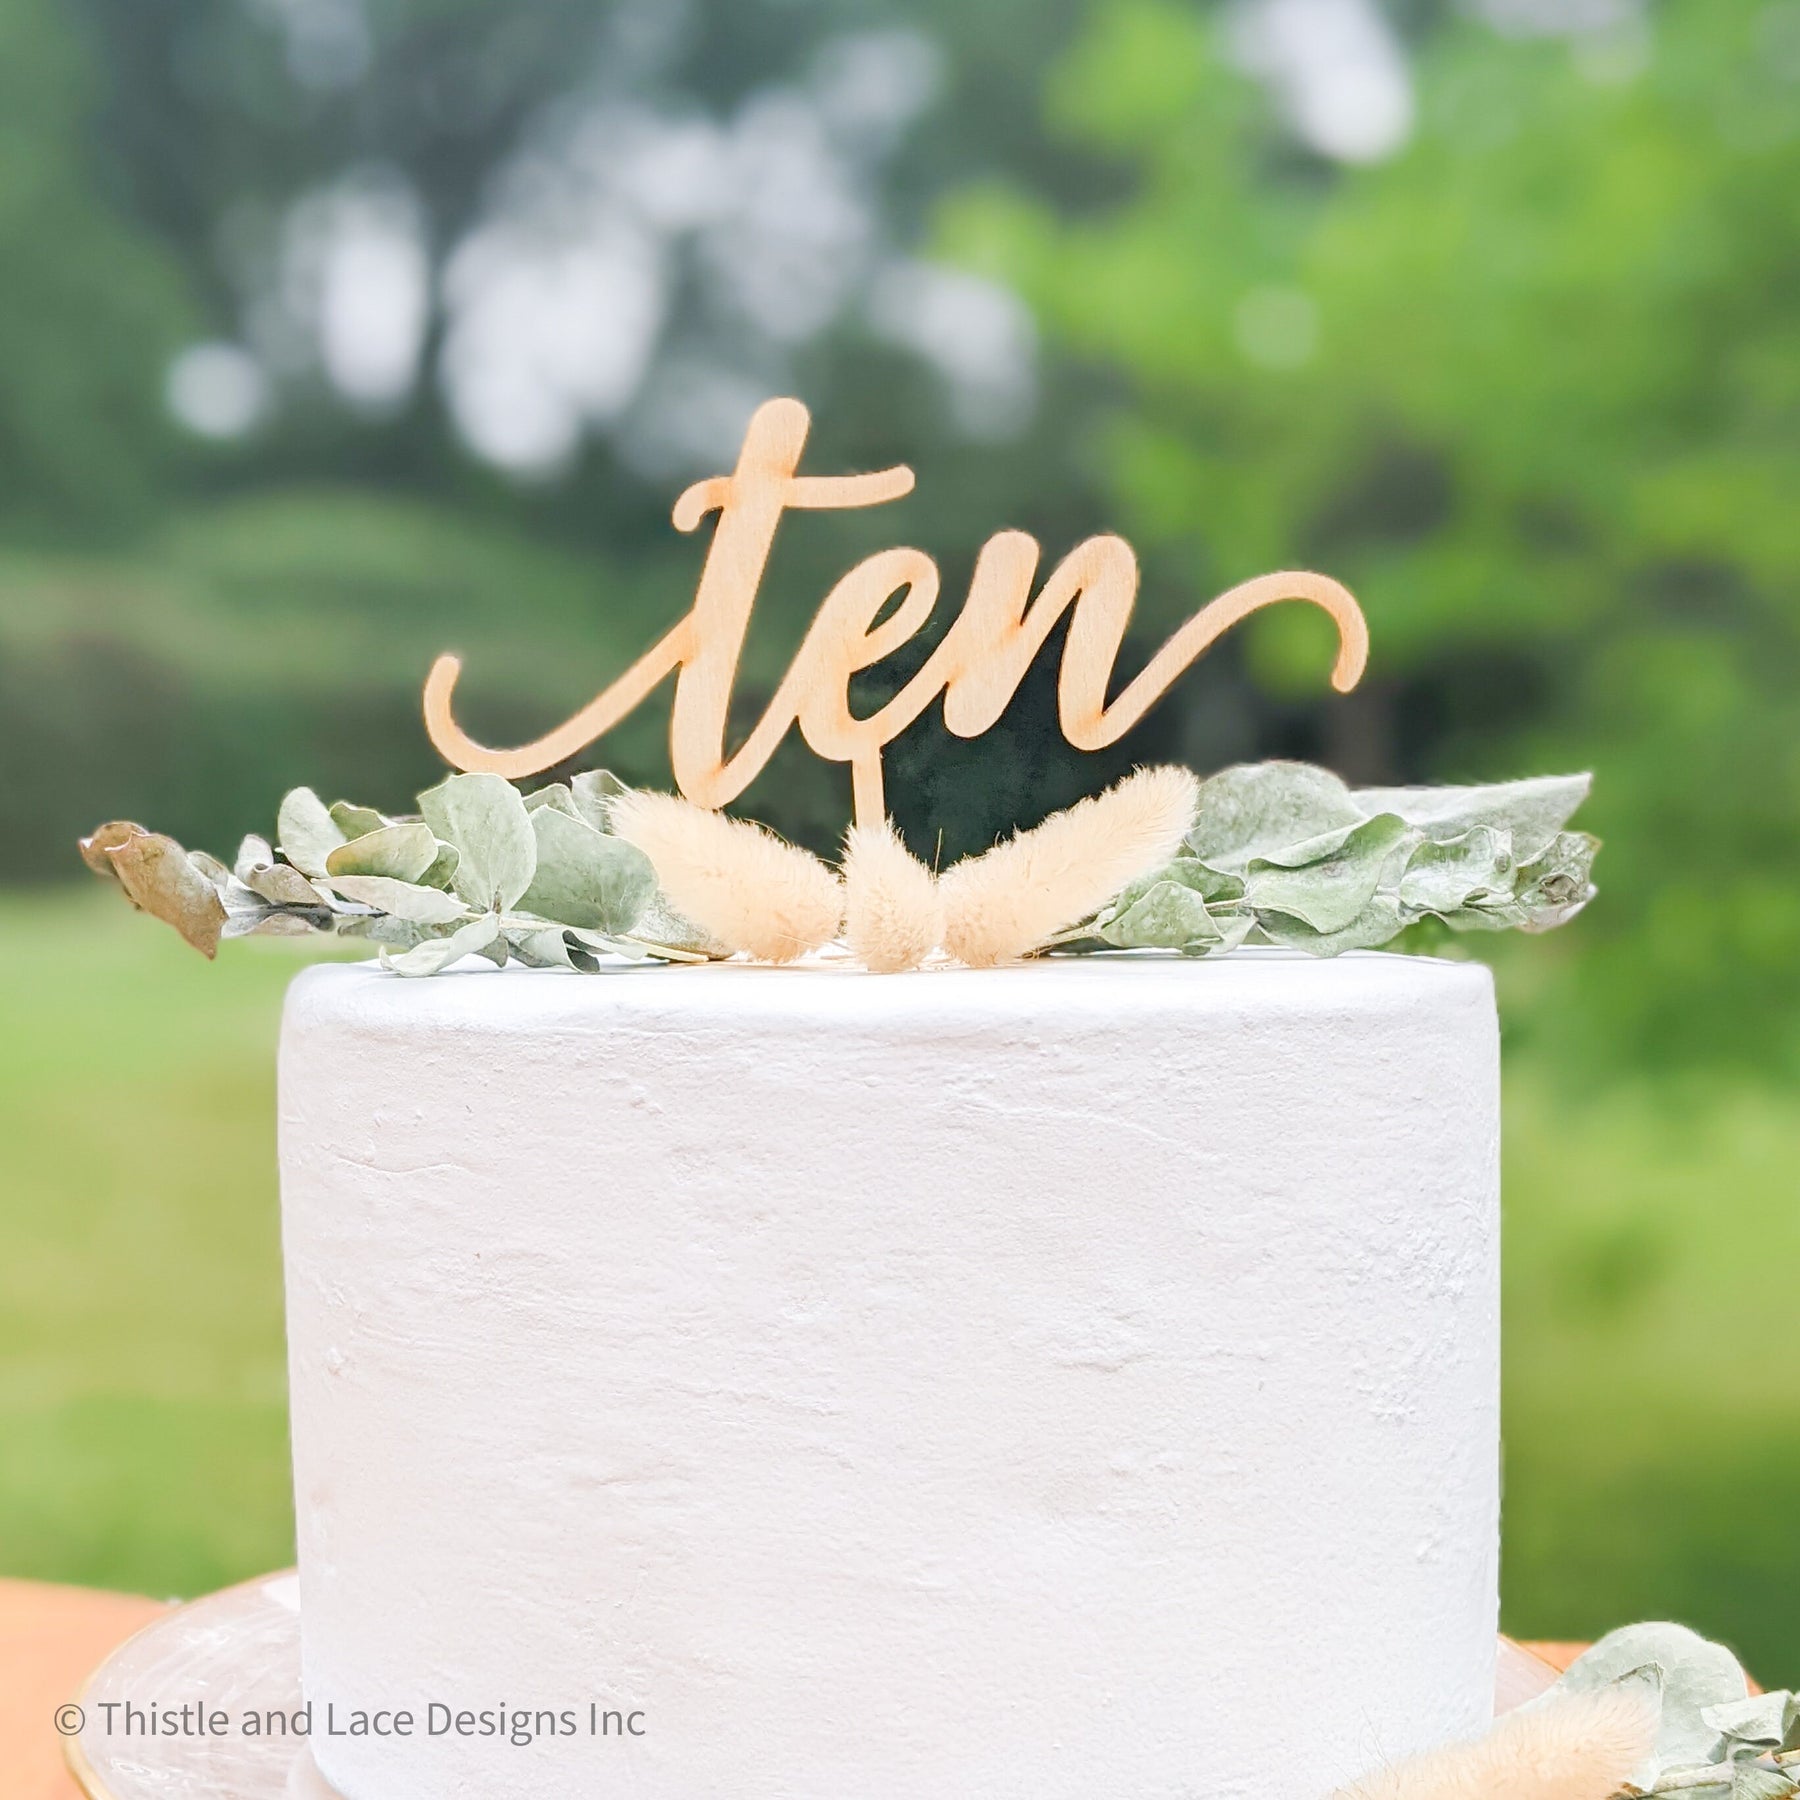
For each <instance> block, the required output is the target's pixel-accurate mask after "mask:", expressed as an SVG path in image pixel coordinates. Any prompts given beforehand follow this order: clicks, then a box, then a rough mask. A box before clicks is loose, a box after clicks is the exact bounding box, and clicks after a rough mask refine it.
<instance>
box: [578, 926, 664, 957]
mask: <svg viewBox="0 0 1800 1800" xmlns="http://www.w3.org/2000/svg"><path fill="white" fill-rule="evenodd" d="M567 936H568V939H569V941H570V943H571V944H572V945H576V946H581V945H585V946H586V947H587V948H588V949H590V950H596V951H599V952H600V953H601V954H602V955H605V956H616V957H619V958H621V959H622V960H624V961H625V962H634V963H642V962H654V961H656V953H655V951H654V950H652V949H651V947H650V946H649V945H648V944H645V943H642V942H640V941H639V940H638V939H636V938H617V937H613V936H612V935H611V934H610V933H609V932H604V931H584V930H576V929H572V930H570V931H569V932H568V934H567Z"/></svg>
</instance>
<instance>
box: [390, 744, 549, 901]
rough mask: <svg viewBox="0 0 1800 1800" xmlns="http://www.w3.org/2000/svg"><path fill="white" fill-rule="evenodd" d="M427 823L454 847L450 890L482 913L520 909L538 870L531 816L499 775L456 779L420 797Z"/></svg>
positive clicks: (517, 792) (459, 776)
mask: <svg viewBox="0 0 1800 1800" xmlns="http://www.w3.org/2000/svg"><path fill="white" fill-rule="evenodd" d="M419 808H420V811H421V812H423V813H424V815H425V821H426V823H427V824H428V825H430V827H431V829H432V830H433V831H434V832H435V833H436V834H437V835H438V837H439V838H441V839H442V840H443V841H444V842H445V843H446V844H451V845H454V846H455V848H456V852H457V861H456V867H455V869H454V870H452V871H451V875H450V884H451V886H452V887H454V888H455V890H456V891H457V892H458V893H459V894H461V895H462V897H463V898H464V899H465V900H467V901H468V903H469V904H470V905H471V906H472V907H474V908H475V909H476V911H478V912H490V911H492V910H493V909H494V908H496V907H499V908H501V909H504V908H506V907H509V906H512V905H514V904H516V903H517V901H518V899H519V896H520V895H521V894H523V893H524V892H525V890H526V889H527V888H528V887H530V886H531V877H532V874H533V872H534V871H535V870H536V868H537V839H536V838H535V837H534V836H533V834H532V829H531V819H532V815H531V814H529V813H527V812H526V810H525V802H524V801H523V800H521V799H520V798H519V791H518V789H517V788H515V787H514V786H513V785H512V783H511V782H510V781H505V780H502V779H501V777H500V776H498V775H488V774H478V775H452V776H450V777H449V779H448V780H446V781H441V782H439V784H438V785H437V786H436V787H434V788H428V789H427V790H426V791H425V792H424V793H423V794H421V795H420V796H419Z"/></svg>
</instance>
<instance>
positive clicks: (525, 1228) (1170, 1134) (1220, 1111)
mask: <svg viewBox="0 0 1800 1800" xmlns="http://www.w3.org/2000/svg"><path fill="white" fill-rule="evenodd" d="M1497 1123H1498V1055H1497V1040H1496V1032H1495V1021H1494V1010H1493V1001H1492V993H1491V986H1490V983H1489V979H1488V976H1487V973H1486V971H1485V970H1483V969H1481V968H1479V967H1476V966H1472V965H1463V964H1449V963H1442V962H1434V961H1429V960H1425V959H1413V958H1403V957H1395V956H1375V955H1356V956H1347V957H1344V958H1341V959H1340V960H1337V961H1335V962H1315V961H1310V960H1307V959H1304V958H1299V957H1289V956H1286V955H1283V954H1281V953H1278V952H1241V953H1239V954H1237V955H1234V956H1231V957H1228V958H1223V959H1220V960H1216V961H1207V962H1199V963H1190V962H1180V961H1174V960H1167V959H1161V958H1143V959H1139V958H1129V957H1116V958H1085V959H1081V960H1080V961H1057V962H1052V963H1040V964H1037V965H1033V966H1027V967H1021V968H1013V969H1003V970H997V971H988V972H983V973H972V972H960V971H957V972H950V971H947V972H926V973H919V974H912V975H900V976H879V977H877V976H868V975H863V974H857V973H850V972H836V973H834V972H823V971H805V972H801V971H792V970H786V971H784V970H774V969H766V968H748V967H716V966H715V967H710V968H700V969H674V970H671V969H645V970H639V971H632V972H625V973H617V974H608V975H599V976H576V975H571V974H565V973H561V972H524V971H518V970H509V971H506V972H504V973H501V972H497V971H494V970H491V969H487V968H483V967H480V966H477V968H476V969H475V970H473V971H470V972H463V971H460V970H459V971H457V972H453V973H451V974H449V975H446V976H442V977H439V978H436V979H432V980H426V981H405V980H402V979H399V978H397V977H394V976H391V975H384V974H382V973H379V972H377V971H375V970H373V969H371V968H368V967H356V968H348V967H343V966H337V967H324V968H317V969H314V970H311V971H309V972H308V973H307V974H305V975H303V976H302V977H301V978H300V980H299V981H298V982H297V983H296V984H295V986H294V989H293V991H292V993H291V995H290V997H289V1001H288V1008H287V1015H286V1021H285V1025H284V1031H283V1039H282V1055H281V1160H282V1203H283V1212H284V1217H285V1239H286V1258H287V1288H288V1326H289V1336H290V1342H291V1355H292V1380H293V1437H294V1464H295V1483H296V1501H297V1508H298V1519H299V1552H300V1577H301V1618H302V1631H303V1640H304V1672H305V1683H306V1690H307V1695H308V1697H309V1699H310V1700H311V1702H312V1704H313V1707H314V1714H315V1717H314V1737H313V1749H314V1754H315V1756H316V1758H317V1761H318V1764H319V1767H320V1769H321V1771H322V1772H323V1774H324V1776H325V1777H326V1778H327V1780H328V1781H329V1782H330V1783H331V1784H332V1785H333V1786H334V1787H335V1788H336V1789H337V1790H338V1791H339V1792H340V1793H341V1794H342V1795H343V1796H345V1797H346V1800H528V1797H529V1800H542V1797H543V1796H546V1795H560V1796H571V1797H572V1796H589V1795H595V1796H604V1795H613V1794H616V1795H619V1796H626V1795H629V1796H632V1797H633V1800H1176V1797H1177V1796H1179V1797H1181V1800H1231V1797H1233V1796H1238V1795H1244V1796H1248V1795H1252V1794H1254V1795H1257V1796H1259V1797H1264V1800H1312V1797H1314V1796H1318V1795H1322V1794H1324V1793H1325V1792H1326V1791H1327V1790H1329V1789H1330V1788H1331V1787H1333V1786H1334V1785H1335V1784H1336V1783H1338V1782H1340V1781H1342V1780H1345V1779H1348V1778H1351V1777H1354V1776H1356V1775H1358V1774H1360V1773H1363V1772H1364V1771H1366V1770H1367V1769H1369V1768H1370V1767H1371V1766H1372V1765H1375V1764H1378V1763H1380V1762H1381V1761H1383V1760H1384V1759H1387V1758H1391V1757H1395V1756H1398V1755H1402V1754H1405V1753H1407V1752H1411V1751H1413V1750H1416V1749H1419V1748H1421V1747H1423V1746H1426V1745H1429V1744H1432V1743H1435V1742H1438V1741H1441V1740H1444V1739H1447V1738H1450V1737H1452V1736H1455V1735H1458V1734H1465V1733H1469V1732H1473V1731H1476V1730H1478V1729H1479V1728H1481V1727H1482V1726H1483V1725H1484V1724H1485V1723H1486V1721H1487V1719H1488V1717H1489V1713H1490V1708H1491V1698H1492V1682H1493V1662H1494V1651H1495V1629H1496V1606H1495V1592H1496V1581H1495V1562H1496V1541H1497V1529H1496V1528H1497V1500H1498V1478H1497V1462H1498V1424H1497V1404H1498V1375H1499V1355H1498V1346H1499V1336H1498V1262H1497V1243H1498V1231H1497V1226H1498V1182H1497V1137H1498V1131H1497ZM328 1704H329V1705H330V1706H331V1708H332V1709H333V1716H334V1717H335V1719H336V1721H337V1722H338V1724H339V1725H347V1724H349V1723H351V1722H352V1714H353V1713H354V1712H356V1711H361V1712H363V1713H365V1714H371V1715H372V1714H374V1713H375V1712H376V1711H377V1710H393V1709H400V1710H405V1711H408V1712H410V1713H411V1714H412V1718H413V1726H412V1732H411V1735H407V1736H401V1735H390V1736H365V1737H355V1736H345V1735H333V1734H330V1733H328V1730H327V1721H326V1714H325V1708H326V1707H327V1705H328ZM434 1704H435V1705H436V1706H438V1707H439V1708H442V1709H447V1712H440V1713H437V1714H433V1713H431V1712H430V1710H429V1709H430V1708H431V1707H432V1706H433V1705H434ZM498 1709H505V1710H507V1711H509V1712H525V1713H540V1712H541V1713H567V1714H568V1715H569V1717H570V1719H572V1720H573V1722H574V1724H575V1727H576V1730H575V1732H574V1734H573V1735H561V1734H560V1732H561V1723H560V1721H559V1722H558V1724H557V1727H556V1730H557V1734H556V1735H549V1734H545V1735H537V1736H536V1737H535V1741H534V1742H533V1743H532V1744H531V1745H530V1746H529V1747H522V1746H519V1745H515V1744H513V1743H511V1742H509V1741H506V1740H505V1739H503V1738H497V1737H495V1736H489V1735H480V1734H479V1733H477V1732H474V1731H473V1730H472V1731H471V1733H470V1734H466V1735H465V1734H463V1733H461V1732H459V1731H457V1730H456V1729H454V1728H453V1729H451V1730H449V1731H442V1732H439V1733H437V1734H435V1735H433V1734H432V1733H431V1731H430V1727H431V1725H433V1724H438V1723H442V1721H443V1719H444V1718H445V1717H446V1716H449V1715H454V1714H455V1713H458V1712H463V1713H470V1714H478V1713H481V1712H483V1711H486V1712H490V1713H491V1712H493V1711H496V1710H498ZM590 1709H594V1710H590ZM609 1714H610V1715H612V1716H611V1718H608V1716H607V1715H609ZM546 1723H547V1722H546V1721H545V1720H542V1719H540V1720H538V1721H536V1722H535V1728H536V1729H537V1730H538V1731H540V1732H541V1731H542V1730H543V1728H544V1726H545V1725H546ZM389 1724H390V1728H392V1724H393V1722H392V1721H391V1720H390V1721H389ZM596 1725H597V1726H598V1727H599V1732H598V1735H594V1734H593V1731H594V1727H595V1726H596ZM633 1726H635V1727H636V1730H635V1731H634V1730H633V1729H632V1727H633Z"/></svg>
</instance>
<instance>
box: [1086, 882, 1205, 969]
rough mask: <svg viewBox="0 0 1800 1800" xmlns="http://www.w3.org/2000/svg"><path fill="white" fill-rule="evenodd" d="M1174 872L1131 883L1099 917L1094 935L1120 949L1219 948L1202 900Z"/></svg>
mask: <svg viewBox="0 0 1800 1800" xmlns="http://www.w3.org/2000/svg"><path fill="white" fill-rule="evenodd" d="M1194 866H1196V867H1198V866H1199V865H1197V864H1196V865H1194ZM1179 869H1180V865H1179V864H1176V865H1173V866H1172V867H1170V868H1168V869H1163V870H1159V871H1158V872H1157V873H1156V874H1154V875H1150V876H1146V877H1143V878H1141V879H1139V880H1137V881H1134V882H1133V883H1132V884H1131V886H1130V887H1128V888H1127V889H1126V890H1125V891H1124V893H1122V894H1121V895H1120V896H1119V898H1118V899H1117V900H1116V901H1115V902H1114V903H1113V905H1112V906H1111V907H1110V908H1109V909H1108V910H1107V912H1106V913H1104V914H1102V915H1101V918H1100V919H1099V921H1097V922H1096V924H1095V927H1094V935H1095V936H1096V937H1098V938H1099V939H1100V940H1101V941H1102V942H1103V943H1108V944H1113V945H1116V946H1117V947H1118V948H1119V949H1121V950H1194V949H1201V950H1204V949H1208V948H1210V947H1211V946H1212V945H1214V944H1216V943H1218V941H1219V938H1220V935H1221V934H1220V931H1219V926H1218V923H1217V921H1215V920H1214V918H1213V916H1212V914H1211V913H1210V912H1208V911H1207V906H1206V896H1205V895H1204V894H1203V893H1201V892H1200V891H1199V889H1198V888H1197V887H1195V886H1193V885H1191V884H1190V883H1189V882H1187V881H1184V880H1182V879H1181V875H1180V873H1178V871H1179Z"/></svg>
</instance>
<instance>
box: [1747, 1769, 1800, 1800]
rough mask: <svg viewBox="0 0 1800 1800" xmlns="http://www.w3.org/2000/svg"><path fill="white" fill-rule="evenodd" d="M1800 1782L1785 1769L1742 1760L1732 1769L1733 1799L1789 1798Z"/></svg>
mask: <svg viewBox="0 0 1800 1800" xmlns="http://www.w3.org/2000/svg"><path fill="white" fill-rule="evenodd" d="M1796 1787H1800V1782H1796V1781H1795V1780H1794V1778H1793V1776H1791V1775H1789V1774H1788V1773H1787V1772H1786V1771H1785V1770H1783V1769H1770V1768H1764V1767H1763V1766H1762V1765H1760V1764H1758V1763H1754V1762H1741V1763H1739V1764H1738V1766H1737V1767H1736V1768H1735V1769H1733V1770H1732V1771H1731V1800H1788V1796H1789V1795H1790V1794H1792V1793H1793V1791H1794V1789H1795V1788H1796Z"/></svg>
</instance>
